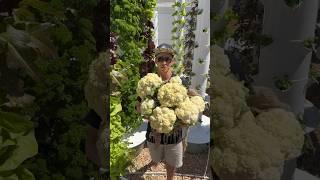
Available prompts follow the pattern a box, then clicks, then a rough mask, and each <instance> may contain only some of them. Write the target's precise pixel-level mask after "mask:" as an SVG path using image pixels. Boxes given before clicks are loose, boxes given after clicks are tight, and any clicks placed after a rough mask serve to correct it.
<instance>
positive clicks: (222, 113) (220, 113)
mask: <svg viewBox="0 0 320 180" xmlns="http://www.w3.org/2000/svg"><path fill="white" fill-rule="evenodd" d="M211 107H212V112H214V113H215V114H216V116H214V119H213V122H214V123H213V125H214V127H215V128H219V127H223V128H227V129H230V128H232V127H233V126H234V123H235V122H234V119H235V117H234V115H233V114H234V113H233V112H234V108H233V106H232V104H231V103H228V102H227V101H225V100H224V99H222V98H221V97H218V98H215V99H214V100H213V105H212V106H211Z"/></svg>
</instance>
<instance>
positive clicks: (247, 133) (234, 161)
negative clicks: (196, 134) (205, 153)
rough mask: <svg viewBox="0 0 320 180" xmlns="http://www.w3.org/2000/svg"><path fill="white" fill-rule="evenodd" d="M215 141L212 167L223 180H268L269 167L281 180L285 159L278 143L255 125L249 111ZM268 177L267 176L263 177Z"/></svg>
mask: <svg viewBox="0 0 320 180" xmlns="http://www.w3.org/2000/svg"><path fill="white" fill-rule="evenodd" d="M218 137H219V138H217V140H216V147H215V149H214V150H213V154H212V157H211V159H212V163H213V164H212V165H213V168H214V170H215V172H216V173H217V175H218V176H219V177H220V179H222V180H238V179H246V180H271V179H270V174H269V172H270V168H276V169H273V170H272V172H273V173H275V172H277V174H275V175H274V176H272V177H277V178H275V180H276V179H280V177H281V174H280V173H281V171H280V170H279V171H278V169H279V168H280V167H281V166H282V165H283V162H284V160H285V159H284V156H283V154H282V152H281V149H280V145H279V141H277V138H276V137H274V136H272V135H270V134H269V133H268V132H267V131H265V130H264V129H262V128H261V127H259V126H258V125H257V124H256V123H255V117H254V116H253V114H252V112H251V111H247V112H246V113H244V114H243V115H242V116H241V119H240V120H239V124H238V126H236V127H234V128H232V129H231V130H228V131H224V133H223V134H220V135H219V136H218ZM262 174H264V175H265V174H268V176H262Z"/></svg>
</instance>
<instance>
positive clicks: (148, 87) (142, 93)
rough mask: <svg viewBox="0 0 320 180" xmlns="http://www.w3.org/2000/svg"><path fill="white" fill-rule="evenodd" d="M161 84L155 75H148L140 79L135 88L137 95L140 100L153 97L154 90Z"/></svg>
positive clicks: (160, 80)
mask: <svg viewBox="0 0 320 180" xmlns="http://www.w3.org/2000/svg"><path fill="white" fill-rule="evenodd" d="M162 83H163V81H162V79H161V78H160V77H159V76H158V75H157V74H155V73H148V74H147V75H146V76H144V77H143V78H141V79H140V80H139V82H138V86H137V90H136V91H137V94H138V96H139V97H141V98H142V99H144V98H146V97H147V96H153V95H154V93H155V90H156V89H157V88H158V87H160V86H161V84H162Z"/></svg>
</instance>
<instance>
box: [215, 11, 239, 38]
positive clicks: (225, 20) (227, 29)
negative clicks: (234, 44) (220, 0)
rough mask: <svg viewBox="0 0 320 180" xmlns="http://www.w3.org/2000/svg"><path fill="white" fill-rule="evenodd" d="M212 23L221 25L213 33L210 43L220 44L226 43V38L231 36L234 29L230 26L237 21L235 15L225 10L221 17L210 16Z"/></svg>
mask: <svg viewBox="0 0 320 180" xmlns="http://www.w3.org/2000/svg"><path fill="white" fill-rule="evenodd" d="M212 16H213V17H212V19H213V22H216V23H218V22H220V23H222V24H223V25H222V28H221V29H217V30H215V31H213V36H212V43H213V44H221V43H223V42H225V41H226V39H227V38H229V37H230V36H232V35H233V33H234V31H235V29H234V27H232V26H230V25H232V23H233V22H234V21H236V20H237V19H238V16H237V14H235V12H234V11H233V10H231V9H228V10H226V12H225V13H224V14H223V15H212Z"/></svg>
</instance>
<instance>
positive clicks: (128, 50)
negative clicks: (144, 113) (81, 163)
mask: <svg viewBox="0 0 320 180" xmlns="http://www.w3.org/2000/svg"><path fill="white" fill-rule="evenodd" d="M155 5H156V1H155V0H151V1H143V2H141V1H137V0H125V1H111V13H110V14H111V32H112V35H113V36H114V37H116V40H117V41H116V46H115V41H114V40H115V39H112V43H113V44H112V48H113V49H112V50H114V49H116V54H114V55H113V57H114V61H113V62H115V63H114V64H112V67H111V68H112V70H111V77H112V81H113V84H112V87H111V89H112V92H111V94H112V97H111V100H110V106H111V107H110V108H111V110H110V111H111V112H113V113H112V114H111V117H110V132H111V137H110V148H111V149H110V168H111V169H110V170H111V171H110V174H111V178H112V179H117V178H118V177H120V176H122V175H124V173H125V169H126V167H127V166H128V165H129V163H130V161H131V157H130V155H129V149H128V145H127V144H126V143H124V142H122V139H123V137H124V135H125V133H126V134H127V133H130V132H132V131H133V130H134V129H135V128H136V127H138V126H139V125H140V124H141V117H140V115H139V114H138V113H137V111H136V102H137V94H136V86H137V83H138V81H139V79H140V74H139V67H140V64H141V63H143V62H144V56H143V54H142V53H141V52H143V50H144V48H146V47H147V45H148V42H150V35H152V34H148V33H150V31H149V30H148V28H145V27H146V25H147V24H148V23H150V21H151V18H152V17H153V12H154V8H155ZM146 33H147V34H146ZM112 53H114V52H112ZM113 108H114V111H113V110H112V109H113Z"/></svg>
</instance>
